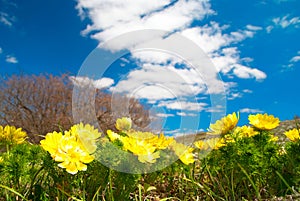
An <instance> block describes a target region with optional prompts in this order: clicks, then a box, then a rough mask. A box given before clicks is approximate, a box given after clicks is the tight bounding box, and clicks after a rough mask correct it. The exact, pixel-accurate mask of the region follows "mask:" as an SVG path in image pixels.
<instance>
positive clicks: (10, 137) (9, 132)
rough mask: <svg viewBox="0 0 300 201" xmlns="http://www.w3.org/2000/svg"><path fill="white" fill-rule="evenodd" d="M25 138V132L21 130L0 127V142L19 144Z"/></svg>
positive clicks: (12, 127) (11, 127)
mask: <svg viewBox="0 0 300 201" xmlns="http://www.w3.org/2000/svg"><path fill="white" fill-rule="evenodd" d="M26 138H27V134H26V132H25V131H22V128H16V127H14V126H8V125H7V126H5V127H2V126H0V141H5V142H8V143H12V144H21V143H23V142H24V141H25V140H26Z"/></svg>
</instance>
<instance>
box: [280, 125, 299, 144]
mask: <svg viewBox="0 0 300 201" xmlns="http://www.w3.org/2000/svg"><path fill="white" fill-rule="evenodd" d="M284 134H285V135H286V136H287V137H288V138H289V139H290V140H291V141H293V142H296V141H297V140H299V139H300V129H296V128H294V129H292V130H289V131H286V132H284Z"/></svg>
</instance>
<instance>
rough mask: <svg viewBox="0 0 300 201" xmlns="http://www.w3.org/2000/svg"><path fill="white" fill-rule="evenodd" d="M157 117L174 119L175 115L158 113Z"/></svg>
mask: <svg viewBox="0 0 300 201" xmlns="http://www.w3.org/2000/svg"><path fill="white" fill-rule="evenodd" d="M155 115H156V116H158V117H163V118H166V117H174V114H166V113H157V114H155Z"/></svg>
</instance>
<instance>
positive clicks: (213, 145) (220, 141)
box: [204, 138, 226, 149]
mask: <svg viewBox="0 0 300 201" xmlns="http://www.w3.org/2000/svg"><path fill="white" fill-rule="evenodd" d="M204 142H205V144H207V145H206V146H208V147H209V148H210V149H219V148H221V147H223V146H225V145H226V144H225V139H224V138H211V139H208V140H205V141H204Z"/></svg>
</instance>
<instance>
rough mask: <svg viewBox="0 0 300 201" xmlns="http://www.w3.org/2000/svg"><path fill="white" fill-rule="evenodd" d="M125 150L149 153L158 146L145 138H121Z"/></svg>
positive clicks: (135, 152)
mask: <svg viewBox="0 0 300 201" xmlns="http://www.w3.org/2000/svg"><path fill="white" fill-rule="evenodd" d="M121 141H122V142H123V147H124V149H125V150H128V151H130V152H132V153H133V154H135V155H147V154H149V153H153V152H154V151H155V150H156V147H155V146H153V145H152V144H150V143H147V141H145V140H139V139H136V138H132V137H123V138H121Z"/></svg>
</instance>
